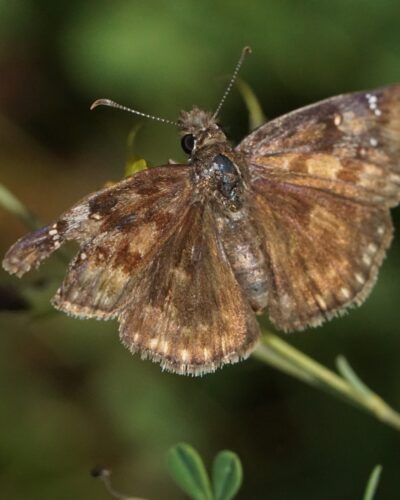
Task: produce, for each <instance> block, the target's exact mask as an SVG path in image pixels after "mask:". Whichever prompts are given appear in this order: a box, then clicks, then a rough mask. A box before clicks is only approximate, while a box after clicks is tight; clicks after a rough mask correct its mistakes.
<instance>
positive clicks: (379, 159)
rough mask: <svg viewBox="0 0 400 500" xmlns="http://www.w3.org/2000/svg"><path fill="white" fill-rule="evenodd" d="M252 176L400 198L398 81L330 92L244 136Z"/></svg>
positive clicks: (389, 202)
mask: <svg viewBox="0 0 400 500" xmlns="http://www.w3.org/2000/svg"><path fill="white" fill-rule="evenodd" d="M238 149H239V150H240V151H242V152H244V153H245V154H246V156H247V158H248V161H249V168H250V172H251V175H252V177H253V179H254V180H256V179H258V178H274V179H276V180H277V181H279V180H281V181H282V182H285V183H288V184H294V185H298V186H308V187H313V188H316V189H319V190H325V191H329V192H331V193H334V194H336V195H338V196H341V197H343V198H347V199H350V200H354V201H359V202H362V203H368V204H381V205H384V206H394V205H396V204H397V203H398V202H399V200H400V86H399V85H393V86H390V87H385V88H382V89H378V90H374V91H370V92H357V93H354V94H346V95H341V96H337V97H332V98H330V99H327V100H325V101H322V102H319V103H317V104H312V105H311V106H307V107H305V108H302V109H300V110H298V111H294V112H292V113H289V114H287V115H284V116H282V117H280V118H277V119H275V120H272V121H271V122H268V123H266V124H265V125H262V126H261V127H260V128H259V129H257V130H256V131H254V132H253V133H252V134H250V135H249V136H247V137H246V138H245V139H244V140H243V141H242V142H241V144H240V145H239V146H238Z"/></svg>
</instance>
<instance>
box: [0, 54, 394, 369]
mask: <svg viewBox="0 0 400 500" xmlns="http://www.w3.org/2000/svg"><path fill="white" fill-rule="evenodd" d="M246 52H248V49H244V51H243V52H242V56H241V58H240V60H239V63H238V64H237V66H236V69H235V71H234V74H233V77H232V79H231V81H230V83H229V85H228V87H227V90H226V92H225V94H224V96H223V98H222V100H221V102H220V105H219V106H218V108H217V111H216V112H215V113H214V114H212V113H210V112H207V111H203V110H201V109H199V108H197V107H194V108H193V109H192V110H191V111H188V112H185V111H182V112H181V114H180V116H179V120H178V122H177V125H178V128H179V131H180V135H181V143H182V147H183V150H184V151H185V152H186V153H187V155H188V161H187V163H186V164H167V165H163V166H160V167H155V168H150V169H147V170H143V171H141V172H139V173H137V174H135V175H133V176H131V177H129V178H126V179H124V180H122V181H120V182H119V183H117V184H115V185H113V186H111V187H107V188H104V189H101V190H100V191H97V192H95V193H93V194H90V195H88V196H87V197H85V198H84V199H83V200H81V201H80V202H78V203H77V204H76V205H74V206H73V207H72V208H71V209H70V210H67V211H66V212H64V213H63V214H62V215H61V216H60V217H59V218H58V219H56V220H55V221H54V222H52V223H50V224H49V225H47V226H45V227H43V228H41V229H39V230H37V231H35V232H33V233H30V234H28V235H26V236H24V237H22V238H21V239H20V240H18V241H17V242H16V243H15V244H14V245H13V246H12V247H11V248H10V250H9V251H8V253H7V254H6V256H5V258H4V261H3V266H4V268H5V269H6V270H7V271H8V272H10V273H12V274H16V275H17V276H22V275H23V274H24V273H26V272H27V271H29V270H30V269H32V268H37V267H38V266H39V265H40V264H41V262H42V261H43V260H44V259H45V258H47V257H48V256H49V255H50V254H51V253H52V252H54V251H55V250H57V249H58V248H59V247H60V246H61V245H62V244H63V243H64V242H66V241H67V240H75V241H77V242H78V243H79V245H80V249H79V251H78V253H77V255H76V257H75V258H74V260H73V261H72V262H71V264H70V266H69V269H68V272H67V275H66V277H65V279H64V282H63V283H62V285H61V287H60V288H59V290H58V292H57V293H56V295H55V297H54V298H53V300H52V303H53V305H54V306H55V307H56V308H57V309H59V310H61V311H64V312H66V313H67V314H70V315H73V316H77V317H79V318H97V319H103V320H107V319H111V318H117V319H118V321H119V324H120V330H119V332H120V338H121V340H122V342H123V343H124V344H125V345H126V346H127V347H128V348H129V349H130V350H131V351H132V352H140V354H141V356H142V357H143V358H150V359H151V360H153V361H156V362H159V363H160V364H161V366H162V368H163V369H165V370H168V371H171V372H176V373H179V374H191V375H200V374H204V373H207V372H212V371H214V370H216V369H217V368H218V367H221V366H222V365H224V364H227V363H235V362H236V361H238V360H240V359H244V358H246V357H247V356H248V355H249V354H250V353H251V352H252V351H253V349H254V348H255V346H256V344H257V341H258V339H259V337H260V329H259V325H258V323H257V320H256V315H257V314H260V313H262V312H263V311H265V310H266V311H267V312H268V315H269V318H270V320H271V322H272V323H273V324H274V325H275V326H276V328H277V329H279V330H282V331H288V332H289V331H294V330H301V329H304V328H306V327H309V326H318V325H320V324H321V323H323V322H324V321H325V320H328V319H330V318H332V317H334V316H336V315H339V314H341V313H343V312H344V311H345V310H346V309H348V308H349V307H351V306H355V305H359V304H361V303H362V302H363V301H364V300H365V298H366V297H367V296H368V294H369V293H370V291H371V289H372V287H373V285H374V283H375V281H376V278H377V273H378V269H379V266H380V265H381V263H382V260H383V258H384V256H385V252H386V250H387V248H388V247H389V245H390V242H391V240H392V233H393V228H392V222H391V217H390V213H389V209H390V208H391V207H394V206H395V205H397V204H398V203H399V201H400V85H392V86H388V87H384V88H380V89H377V90H372V91H368V92H356V93H351V94H347V95H346V94H345V95H339V96H336V97H332V98H329V99H327V100H324V101H321V102H318V103H316V104H312V105H310V106H307V107H304V108H301V109H299V110H297V111H294V112H291V113H289V114H286V115H284V116H282V117H280V118H277V119H274V120H272V121H269V122H267V123H265V124H264V125H262V126H260V127H259V128H258V129H256V130H255V131H253V132H252V133H250V135H248V136H247V137H245V138H244V139H243V140H242V142H240V144H239V145H237V146H236V147H232V146H231V145H230V144H229V142H228V140H227V138H226V136H225V134H224V132H223V130H222V129H221V127H220V126H219V125H218V123H217V115H218V112H219V110H220V107H221V105H222V102H223V101H224V99H225V97H226V95H227V94H228V92H229V90H230V88H231V87H232V84H233V81H234V79H235V77H236V75H237V72H238V69H239V67H240V64H241V62H242V60H243V58H244V55H245V54H246ZM98 104H108V105H111V106H114V107H121V108H124V107H123V106H121V105H118V104H116V103H114V102H112V101H108V100H100V101H97V102H96V103H95V105H98ZM125 109H126V108H125ZM130 111H132V112H135V113H138V114H142V113H139V112H136V111H134V110H130ZM142 115H143V114H142ZM144 116H147V115H144ZM156 119H157V118H156Z"/></svg>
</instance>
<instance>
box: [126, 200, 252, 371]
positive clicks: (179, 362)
mask: <svg viewBox="0 0 400 500" xmlns="http://www.w3.org/2000/svg"><path fill="white" fill-rule="evenodd" d="M119 319H120V322H121V326H120V335H121V339H122V341H123V343H124V344H125V345H126V346H127V347H128V348H129V349H130V350H131V351H133V352H136V351H140V352H141V353H142V357H145V358H147V357H148V358H150V359H152V360H154V361H160V362H161V365H162V367H163V368H165V369H167V370H169V371H174V372H177V373H182V374H192V375H198V374H202V373H206V372H211V371H214V370H215V369H216V368H218V367H219V366H222V365H223V364H226V363H233V362H235V361H238V360H239V359H241V358H245V357H247V356H248V354H249V353H250V352H251V351H252V349H253V348H254V344H255V342H256V341H257V339H258V336H259V327H258V324H257V321H256V319H255V316H254V313H253V312H252V310H251V308H250V306H249V304H248V302H247V300H246V298H245V297H244V294H243V291H242V290H241V288H240V286H239V285H238V283H237V281H236V279H235V276H234V274H233V271H232V268H231V266H230V264H229V262H228V259H227V257H226V254H225V252H224V249H223V247H222V244H221V241H220V240H219V238H218V235H217V229H216V224H215V221H214V217H213V215H212V214H211V211H210V207H209V206H208V205H203V204H198V203H195V204H193V205H192V206H191V208H190V209H189V210H188V211H187V213H186V214H185V217H184V219H183V220H182V221H181V224H180V227H179V228H178V229H177V230H176V232H175V233H174V234H172V235H171V237H170V238H169V239H168V240H167V241H166V242H165V243H164V245H163V246H162V247H161V248H160V249H159V250H158V251H157V254H156V255H155V256H154V257H153V259H152V261H151V262H150V263H149V265H148V266H147V267H146V268H144V269H143V270H142V272H141V273H140V275H139V276H138V277H137V278H136V280H135V285H134V287H133V288H132V301H131V302H130V303H129V305H128V306H127V307H126V308H125V309H124V311H123V312H122V314H121V316H120V318H119Z"/></svg>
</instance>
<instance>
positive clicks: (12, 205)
mask: <svg viewBox="0 0 400 500" xmlns="http://www.w3.org/2000/svg"><path fill="white" fill-rule="evenodd" d="M0 205H3V207H4V208H5V209H6V210H7V211H8V212H10V213H12V214H13V215H15V216H16V217H18V219H20V220H21V221H22V222H23V223H24V224H25V225H26V226H27V227H28V228H29V229H37V228H38V227H39V221H38V219H37V218H36V216H35V215H34V214H33V213H32V212H31V211H30V210H28V209H27V208H26V207H25V205H23V204H22V203H21V202H20V201H19V199H18V198H17V197H16V196H14V195H13V193H12V192H11V191H9V190H8V189H7V188H6V187H5V186H3V184H0Z"/></svg>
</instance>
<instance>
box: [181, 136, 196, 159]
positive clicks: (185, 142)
mask: <svg viewBox="0 0 400 500" xmlns="http://www.w3.org/2000/svg"><path fill="white" fill-rule="evenodd" d="M181 146H182V149H183V151H185V153H187V154H190V153H191V152H192V151H193V148H194V136H193V135H192V134H186V135H184V136H183V137H182V139H181Z"/></svg>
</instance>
